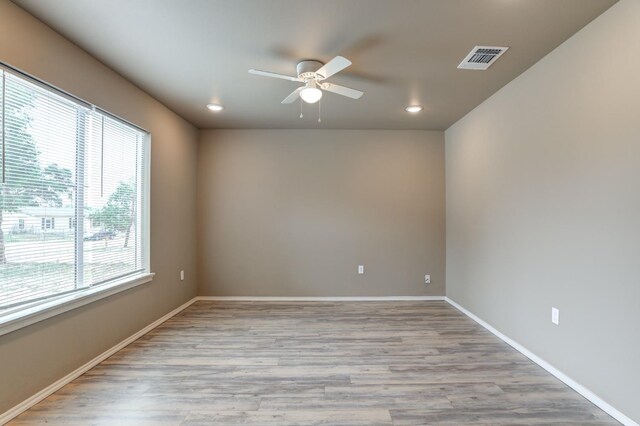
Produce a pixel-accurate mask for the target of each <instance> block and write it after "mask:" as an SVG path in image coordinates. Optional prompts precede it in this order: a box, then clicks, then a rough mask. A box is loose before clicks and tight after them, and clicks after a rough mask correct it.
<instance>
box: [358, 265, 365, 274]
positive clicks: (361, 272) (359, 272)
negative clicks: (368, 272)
mask: <svg viewBox="0 0 640 426" xmlns="http://www.w3.org/2000/svg"><path fill="white" fill-rule="evenodd" d="M362 274H364V265H358V275H362Z"/></svg>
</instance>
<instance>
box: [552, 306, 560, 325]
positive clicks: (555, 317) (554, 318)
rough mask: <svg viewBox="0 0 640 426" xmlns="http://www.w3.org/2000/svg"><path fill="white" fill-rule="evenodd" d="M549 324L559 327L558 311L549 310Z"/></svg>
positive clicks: (554, 309) (555, 309) (556, 309)
mask: <svg viewBox="0 0 640 426" xmlns="http://www.w3.org/2000/svg"><path fill="white" fill-rule="evenodd" d="M551 322H552V323H554V324H555V325H560V309H558V308H551Z"/></svg>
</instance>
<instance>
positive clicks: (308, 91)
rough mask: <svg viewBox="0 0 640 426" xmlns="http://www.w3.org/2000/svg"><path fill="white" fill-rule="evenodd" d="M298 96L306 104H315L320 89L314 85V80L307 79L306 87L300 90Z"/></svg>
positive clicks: (319, 94) (318, 97) (320, 92)
mask: <svg viewBox="0 0 640 426" xmlns="http://www.w3.org/2000/svg"><path fill="white" fill-rule="evenodd" d="M300 97H301V98H302V100H303V101H305V102H306V103H308V104H315V103H316V102H318V101H319V100H320V98H321V97H322V90H320V89H318V87H316V82H315V81H308V82H307V84H306V87H305V88H304V89H302V90H301V91H300Z"/></svg>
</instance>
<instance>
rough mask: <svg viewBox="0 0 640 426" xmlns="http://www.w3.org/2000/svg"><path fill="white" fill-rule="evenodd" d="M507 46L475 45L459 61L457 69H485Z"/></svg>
mask: <svg viewBox="0 0 640 426" xmlns="http://www.w3.org/2000/svg"><path fill="white" fill-rule="evenodd" d="M507 49H508V47H497V46H476V47H474V48H473V49H471V52H469V54H468V55H467V56H466V57H465V58H464V59H463V60H462V62H460V65H458V68H459V69H463V70H486V69H487V68H489V67H490V66H491V65H492V64H493V63H494V62H495V61H497V60H498V58H499V57H500V56H502V54H503V53H504V52H506V51H507Z"/></svg>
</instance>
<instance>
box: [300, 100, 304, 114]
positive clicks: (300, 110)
mask: <svg viewBox="0 0 640 426" xmlns="http://www.w3.org/2000/svg"><path fill="white" fill-rule="evenodd" d="M302 117H304V115H303V114H302V98H300V118H302Z"/></svg>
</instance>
